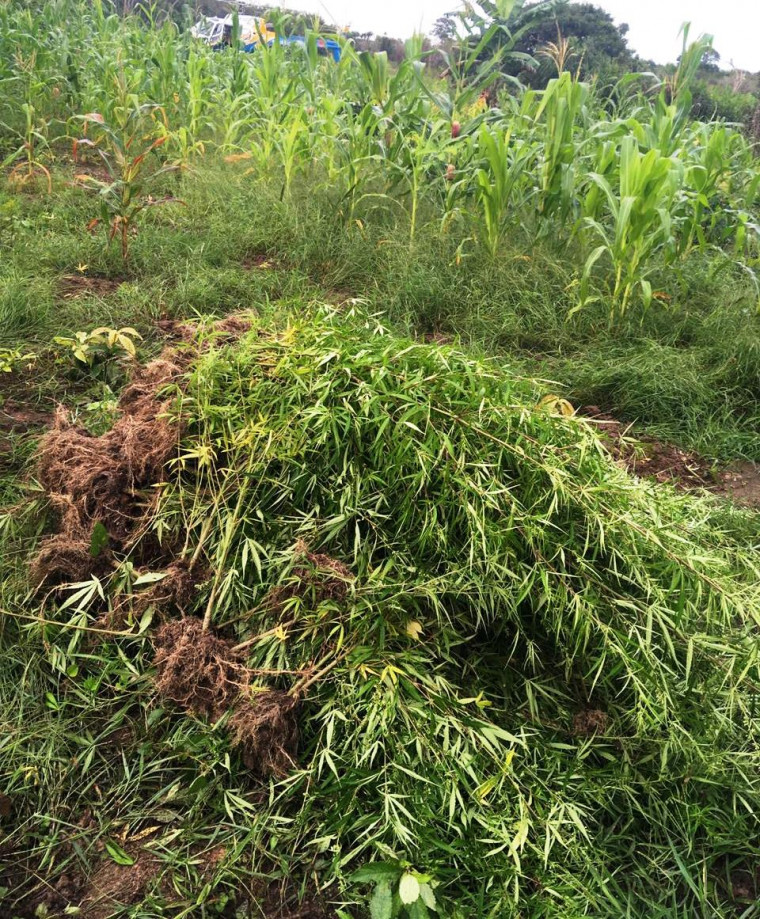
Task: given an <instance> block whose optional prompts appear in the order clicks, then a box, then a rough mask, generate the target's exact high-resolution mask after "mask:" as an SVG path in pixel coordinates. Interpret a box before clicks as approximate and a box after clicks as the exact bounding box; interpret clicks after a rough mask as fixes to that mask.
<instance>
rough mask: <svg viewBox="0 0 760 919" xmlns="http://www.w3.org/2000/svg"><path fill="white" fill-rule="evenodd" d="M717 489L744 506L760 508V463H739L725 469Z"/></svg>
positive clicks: (719, 492)
mask: <svg viewBox="0 0 760 919" xmlns="http://www.w3.org/2000/svg"><path fill="white" fill-rule="evenodd" d="M716 491H717V492H718V494H721V495H723V497H725V498H729V499H730V500H731V501H734V502H735V503H736V504H739V505H741V506H742V507H752V508H760V465H758V464H757V463H738V464H737V465H735V466H732V467H730V468H728V469H726V470H724V472H723V473H722V474H721V476H720V482H719V484H718V487H717V489H716Z"/></svg>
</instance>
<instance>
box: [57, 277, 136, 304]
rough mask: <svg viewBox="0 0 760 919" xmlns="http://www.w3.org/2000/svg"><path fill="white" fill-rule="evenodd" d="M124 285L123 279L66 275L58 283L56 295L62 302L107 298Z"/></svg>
mask: <svg viewBox="0 0 760 919" xmlns="http://www.w3.org/2000/svg"><path fill="white" fill-rule="evenodd" d="M123 283H124V278H103V277H98V276H96V275H86V274H67V275H64V276H63V277H62V278H61V279H60V281H59V282H58V294H59V296H60V297H61V298H62V299H64V300H77V299H78V298H79V297H85V296H94V297H108V296H110V295H111V294H113V293H115V292H116V291H117V290H118V289H119V287H120V286H121V285H122V284H123Z"/></svg>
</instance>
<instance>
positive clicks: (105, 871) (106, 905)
mask: <svg viewBox="0 0 760 919" xmlns="http://www.w3.org/2000/svg"><path fill="white" fill-rule="evenodd" d="M128 854H129V855H130V856H131V857H132V858H133V859H134V863H133V864H131V865H117V864H116V862H113V861H111V860H110V859H104V860H103V861H102V862H101V864H100V865H99V867H98V868H97V869H96V870H95V873H94V874H93V875H92V877H91V878H90V880H89V883H88V885H87V889H86V891H85V894H84V896H83V897H82V899H81V902H80V904H79V908H80V910H81V912H80V913H79V915H80V916H81V917H82V919H109V917H110V916H113V915H114V913H115V912H116V911H117V908H118V907H120V906H129V905H131V904H132V903H138V902H139V901H140V899H141V898H142V896H143V894H144V893H145V891H146V889H147V887H148V885H149V884H150V882H151V881H152V880H153V879H154V878H155V877H156V876H157V875H158V873H159V871H160V870H161V862H160V861H159V859H158V858H157V857H156V856H155V855H154V854H153V853H152V852H149V851H148V850H146V849H139V848H138V849H135V850H133V851H131V852H129V851H128Z"/></svg>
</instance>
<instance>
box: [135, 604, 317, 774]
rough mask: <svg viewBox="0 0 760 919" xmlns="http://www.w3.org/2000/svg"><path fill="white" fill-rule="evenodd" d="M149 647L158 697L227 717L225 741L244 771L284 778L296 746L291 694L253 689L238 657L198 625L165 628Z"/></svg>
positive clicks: (179, 622) (295, 703) (212, 715)
mask: <svg viewBox="0 0 760 919" xmlns="http://www.w3.org/2000/svg"><path fill="white" fill-rule="evenodd" d="M153 643H154V646H155V648H156V656H155V664H156V669H157V674H156V681H155V685H156V689H157V690H158V692H159V694H160V695H161V696H163V697H164V698H165V699H169V700H171V701H172V702H175V703H177V704H178V705H180V706H181V707H182V708H184V709H185V710H186V711H188V712H191V713H192V714H194V715H200V716H203V717H205V718H208V719H209V720H211V721H216V720H218V719H219V718H221V717H222V716H223V715H225V714H227V713H229V714H230V718H229V722H228V725H229V729H230V737H231V740H232V743H233V745H234V746H236V747H238V748H239V749H240V751H241V754H242V756H243V761H244V763H245V764H246V766H247V767H248V768H249V769H251V770H252V771H253V772H255V773H256V774H257V775H261V776H266V775H285V774H287V772H288V771H289V770H290V769H291V768H292V767H293V765H294V763H295V757H296V750H297V746H298V722H297V718H296V715H297V709H298V702H299V698H298V696H297V695H296V694H292V693H288V692H284V691H282V690H274V689H271V690H270V689H264V690H258V691H256V690H255V689H253V688H252V686H251V679H252V675H253V674H252V673H251V671H249V670H248V669H247V668H246V667H245V665H244V663H243V659H242V654H241V652H240V651H236V650H235V648H234V647H233V646H232V643H231V642H229V641H226V640H224V639H221V638H217V637H216V636H215V635H214V634H213V633H212V632H210V631H208V630H204V628H203V625H202V623H201V621H200V620H199V619H194V618H185V619H179V620H173V621H171V622H167V623H166V624H165V625H163V626H162V627H161V628H160V629H159V630H158V632H157V633H156V635H155V638H154V640H153Z"/></svg>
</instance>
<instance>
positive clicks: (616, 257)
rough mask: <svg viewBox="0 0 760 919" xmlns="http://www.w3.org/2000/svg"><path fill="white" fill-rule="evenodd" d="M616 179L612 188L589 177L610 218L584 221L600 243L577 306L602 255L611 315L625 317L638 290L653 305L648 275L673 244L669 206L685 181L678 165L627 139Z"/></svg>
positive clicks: (586, 270)
mask: <svg viewBox="0 0 760 919" xmlns="http://www.w3.org/2000/svg"><path fill="white" fill-rule="evenodd" d="M617 178H618V182H617V188H613V186H612V185H611V184H610V182H609V181H608V180H607V179H606V178H604V177H603V176H601V175H594V174H592V175H591V176H590V179H591V181H592V182H593V183H594V184H595V185H596V186H598V188H599V189H600V191H601V192H602V195H603V200H604V201H605V202H606V205H607V215H606V217H607V218H608V219H606V220H604V222H603V221H601V220H597V219H594V218H590V217H587V218H586V220H585V224H586V226H587V227H588V228H589V229H590V230H591V231H592V233H593V235H595V236H596V237H597V238H598V240H600V244H599V245H598V246H597V247H596V248H595V249H594V251H593V252H592V253H591V254H590V255H589V256H588V258H587V260H586V264H585V266H584V269H583V275H582V279H581V285H580V302H579V304H578V307H576V308H579V307H581V306H583V305H584V304H585V303H587V302H589V299H590V297H589V280H590V277H591V272H592V270H593V268H594V265H595V264H596V263H597V262H598V261H599V259H601V258H602V257H605V258H607V259H608V260H609V262H610V263H611V266H612V270H613V276H614V280H613V283H612V289H611V310H612V312H613V313H615V312H618V313H621V314H622V313H624V312H625V311H626V309H627V308H628V306H629V305H630V302H631V298H632V296H633V294H634V293H635V292H636V291H637V290H638V291H639V292H640V293H641V296H642V301H643V304H644V306H649V305H650V303H651V302H652V286H651V283H650V282H649V281H648V280H647V276H648V275H649V273H650V272H651V271H652V270H653V268H654V256H656V255H657V254H659V253H663V252H665V251H666V250H667V249H669V248H670V249H672V248H673V247H674V245H675V238H674V231H673V224H672V219H671V213H670V205H671V203H672V202H673V200H674V198H675V195H676V192H677V190H678V188H679V187H680V184H681V181H682V173H681V170H680V169H679V167H678V164H676V163H674V162H673V161H672V160H670V159H669V158H667V157H664V156H662V155H661V154H660V153H659V152H658V151H656V150H650V151H648V152H647V153H642V152H641V151H640V150H639V147H638V144H637V143H636V140H635V139H634V138H633V137H630V136H629V137H626V138H624V139H623V142H622V144H621V146H620V157H619V168H618V177H617Z"/></svg>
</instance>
